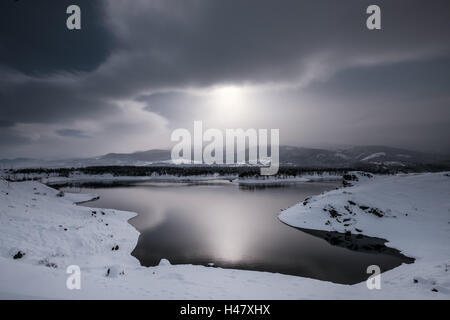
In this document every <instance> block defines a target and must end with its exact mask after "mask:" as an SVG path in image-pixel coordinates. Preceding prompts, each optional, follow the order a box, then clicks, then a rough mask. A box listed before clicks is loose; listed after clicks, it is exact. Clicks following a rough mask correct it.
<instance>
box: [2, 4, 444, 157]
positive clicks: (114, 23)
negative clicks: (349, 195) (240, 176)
mask: <svg viewBox="0 0 450 320" xmlns="http://www.w3.org/2000/svg"><path fill="white" fill-rule="evenodd" d="M71 4H76V5H78V6H79V7H80V9H81V30H69V29H67V27H66V19H67V18H68V16H69V15H68V14H66V8H67V7H68V6H69V5H71ZM371 4H376V5H378V6H379V7H380V8H381V30H369V29H367V27H366V19H367V18H368V16H369V15H368V14H367V13H366V8H367V7H368V6H369V5H371ZM194 120H201V121H203V126H204V128H205V129H206V128H218V129H221V130H225V129H226V128H231V129H233V128H243V129H246V128H255V129H279V130H280V142H281V144H285V145H293V146H303V147H320V148H336V147H344V146H350V145H387V146H394V147H401V148H407V149H413V150H419V151H425V152H438V153H447V154H448V153H450V139H449V137H450V2H449V1H448V0H444V1H440V0H433V1H424V0H423V1H416V0H396V1H381V0H371V1H365V0H345V1H332V0H328V1H323V0H315V1H302V0H277V1H275V0H226V1H225V0H187V1H181V0H149V1H144V0H133V1H126V0H109V1H108V0H103V1H102V0H96V1H91V0H86V1H82V0H70V1H66V0H58V1H52V0H33V1H32V0H18V1H17V0H3V1H1V2H0V158H14V157H33V158H67V157H89V156H95V155H101V154H105V153H109V152H134V151H138V150H147V149H154V148H165V149H167V148H170V147H171V146H172V145H173V144H174V143H173V142H171V141H170V135H171V133H172V131H173V130H174V129H176V128H187V129H189V130H192V129H193V122H194Z"/></svg>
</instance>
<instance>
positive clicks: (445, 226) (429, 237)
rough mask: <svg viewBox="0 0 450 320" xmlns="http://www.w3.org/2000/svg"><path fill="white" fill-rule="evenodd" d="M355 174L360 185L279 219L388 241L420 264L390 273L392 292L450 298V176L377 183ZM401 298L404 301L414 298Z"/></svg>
mask: <svg viewBox="0 0 450 320" xmlns="http://www.w3.org/2000/svg"><path fill="white" fill-rule="evenodd" d="M354 174H355V175H356V176H357V177H358V179H359V181H357V182H353V181H351V183H352V184H354V186H352V187H348V188H343V189H338V190H333V191H330V192H327V193H324V194H321V195H318V196H315V197H312V198H311V199H308V201H306V202H305V203H299V204H297V205H295V206H293V207H291V208H289V209H287V210H285V211H283V212H282V213H281V214H280V215H279V219H280V220H281V221H283V222H285V223H287V224H289V225H291V226H295V227H299V228H305V229H315V230H325V231H337V232H342V233H344V232H351V233H353V234H355V233H356V234H358V233H363V234H364V235H368V236H372V237H379V238H384V239H387V240H388V242H387V243H386V245H387V246H390V247H393V248H396V249H398V250H400V251H401V252H402V253H403V254H404V255H406V256H409V257H413V258H415V259H416V262H415V263H413V264H410V265H402V266H401V267H399V268H397V269H394V270H392V271H389V272H387V273H385V274H384V279H385V281H386V282H387V283H389V286H392V285H393V286H399V287H400V286H401V287H404V288H408V290H411V291H412V290H416V289H417V288H423V289H424V290H432V289H433V288H435V289H437V290H438V292H439V293H440V294H443V295H446V296H447V298H450V270H449V269H450V246H449V244H450V177H449V174H448V173H426V174H411V175H395V176H373V177H372V178H369V177H367V176H365V175H360V174H358V173H354ZM336 213H337V214H339V216H337V215H336ZM344 219H346V220H347V219H349V220H347V221H346V222H344ZM400 275H401V276H400ZM413 278H414V279H416V280H418V284H414V283H413V282H414V281H413ZM400 292H401V291H400V290H399V297H400V296H401V295H406V296H410V295H411V292H402V293H401V294H400Z"/></svg>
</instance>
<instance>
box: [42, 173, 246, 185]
mask: <svg viewBox="0 0 450 320" xmlns="http://www.w3.org/2000/svg"><path fill="white" fill-rule="evenodd" d="M236 178H237V175H218V174H211V175H187V176H175V175H169V174H163V175H159V174H152V175H149V176H115V175H112V174H101V175H86V174H71V175H70V176H68V177H42V178H40V180H41V181H42V182H43V183H45V184H47V185H58V184H63V183H95V182H99V183H105V182H106V183H109V182H110V183H113V182H125V183H126V182H201V181H211V180H233V179H236Z"/></svg>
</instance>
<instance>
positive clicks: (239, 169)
mask: <svg viewBox="0 0 450 320" xmlns="http://www.w3.org/2000/svg"><path fill="white" fill-rule="evenodd" d="M353 170H358V171H366V172H371V173H375V174H396V173H410V172H425V171H431V172H433V171H444V170H448V167H447V166H439V165H417V166H408V167H395V168H392V167H386V166H376V165H364V166H361V165H358V166H355V167H349V168H324V167H318V168H311V167H298V166H281V167H280V168H279V170H278V174H277V175H278V176H300V175H305V174H317V175H321V174H323V173H328V174H345V173H346V172H348V171H353ZM6 172H7V173H8V174H9V175H22V176H28V177H27V178H26V180H29V179H30V178H32V177H33V176H40V177H42V176H59V177H69V176H70V175H71V174H74V173H79V174H85V175H102V174H111V175H113V176H151V175H153V174H154V175H172V176H178V177H183V176H202V175H213V174H218V175H221V176H230V175H235V176H239V177H243V178H247V177H257V176H260V167H256V166H204V165H183V166H175V165H172V166H171V165H166V166H91V167H84V168H26V169H10V170H6Z"/></svg>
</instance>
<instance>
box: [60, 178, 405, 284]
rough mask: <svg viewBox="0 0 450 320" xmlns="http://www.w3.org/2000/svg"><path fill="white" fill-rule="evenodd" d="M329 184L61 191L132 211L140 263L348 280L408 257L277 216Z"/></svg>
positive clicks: (365, 240) (373, 242) (150, 185)
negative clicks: (163, 261) (292, 224)
mask: <svg viewBox="0 0 450 320" xmlns="http://www.w3.org/2000/svg"><path fill="white" fill-rule="evenodd" d="M335 186H336V184H335V183H323V182H321V183H301V184H295V185H288V186H285V187H278V188H239V187H238V186H237V185H235V184H232V183H228V182H216V183H206V184H195V185H190V184H181V183H138V184H130V185H122V186H114V187H111V186H109V187H108V186H100V187H99V186H96V187H95V188H93V187H92V186H90V187H86V186H85V187H72V188H65V189H64V190H68V191H72V192H88V193H97V194H99V195H100V199H99V200H97V201H93V202H88V203H85V204H84V205H86V206H90V207H102V208H115V209H119V210H127V211H134V212H138V213H139V215H138V216H137V217H135V218H133V219H131V220H130V223H131V224H132V225H133V226H134V227H135V228H136V229H138V230H139V231H140V232H141V235H140V238H139V241H138V244H137V247H136V248H135V250H134V251H133V253H132V254H133V255H134V256H135V257H136V258H138V259H139V261H140V262H141V264H142V265H145V266H153V265H156V264H158V262H159V260H160V259H161V258H166V259H169V261H170V262H171V263H172V264H202V265H208V264H209V263H214V265H215V266H219V267H226V268H239V269H247V270H259V271H270V272H279V273H284V274H291V275H299V276H304V277H311V278H316V279H321V280H329V281H333V282H337V283H345V284H353V283H357V282H360V281H364V280H366V279H367V278H368V274H367V273H366V269H367V267H368V266H369V265H373V264H376V265H378V266H380V268H381V270H383V271H385V270H388V269H392V268H394V267H396V266H399V265H400V264H401V263H402V262H411V260H408V259H407V258H406V257H404V256H401V255H400V254H399V253H398V252H396V251H395V250H392V249H388V248H386V247H385V246H384V245H383V241H382V240H381V239H375V238H368V237H361V236H359V237H356V236H351V237H349V236H345V235H343V234H339V233H329V232H311V231H310V230H306V232H305V231H303V230H299V229H296V228H292V227H290V226H287V225H285V224H283V223H282V222H280V221H279V220H278V219H277V215H278V214H279V212H280V209H283V208H287V207H289V206H292V205H294V204H295V203H297V202H300V201H302V200H304V199H305V198H306V197H308V196H311V195H315V194H319V193H321V192H323V191H326V190H330V189H333V188H334V187H335Z"/></svg>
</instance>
